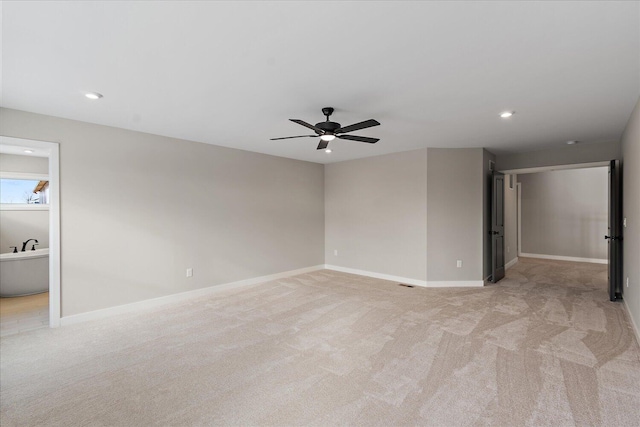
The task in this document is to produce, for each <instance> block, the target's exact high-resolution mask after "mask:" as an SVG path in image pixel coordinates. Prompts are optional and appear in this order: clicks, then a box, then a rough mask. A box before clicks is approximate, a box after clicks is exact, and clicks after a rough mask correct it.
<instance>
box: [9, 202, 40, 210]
mask: <svg viewBox="0 0 640 427" xmlns="http://www.w3.org/2000/svg"><path fill="white" fill-rule="evenodd" d="M48 210H49V205H48V204H47V205H41V204H40V203H0V211H48Z"/></svg>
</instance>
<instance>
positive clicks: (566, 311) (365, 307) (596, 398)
mask: <svg viewBox="0 0 640 427" xmlns="http://www.w3.org/2000/svg"><path fill="white" fill-rule="evenodd" d="M507 273H508V274H507V278H505V279H504V280H502V281H501V282H500V283H498V284H495V285H489V286H486V287H484V288H466V289H465V288H457V289H425V288H418V287H415V288H407V287H401V286H398V284H397V283H393V282H388V281H383V280H377V279H371V278H367V277H361V276H354V275H350V274H344V273H338V272H334V271H328V270H322V271H318V272H314V273H310V274H304V275H300V276H296V277H292V278H288V279H282V280H277V281H274V282H269V283H265V284H261V285H255V286H251V287H246V288H243V289H236V290H227V291H221V292H219V293H217V294H215V295H212V296H208V297H203V298H199V299H195V300H191V301H189V302H186V303H180V304H174V305H171V306H166V307H163V308H162V309H155V310H149V311H145V312H144V313H138V314H135V315H134V314H131V315H125V316H119V317H117V318H112V319H108V320H103V321H94V322H89V323H85V324H80V325H74V326H67V327H63V328H59V329H46V330H38V331H31V332H27V333H22V334H18V335H13V336H8V337H5V338H2V339H1V341H0V344H1V348H0V351H1V353H0V355H1V371H0V386H1V394H0V411H1V416H0V424H1V425H2V426H3V427H9V426H32V425H46V426H89V425H113V426H148V425H176V426H189V425H243V426H244V425H277V426H284V425H315V426H327V425H347V424H350V425H364V426H373V425H381V426H400V425H434V426H465V425H492V426H521V425H536V426H540V425H550V426H551V425H552V426H561V425H580V426H586V425H609V426H637V425H639V424H640V350H639V348H638V343H637V342H636V339H635V336H634V334H633V331H632V329H631V326H630V324H629V322H628V320H627V318H626V316H625V312H624V308H623V306H622V305H621V304H620V303H611V302H609V301H608V299H607V292H606V266H604V265H595V264H578V263H568V262H553V261H544V262H543V261H536V260H527V259H523V260H521V261H520V262H519V263H518V264H517V265H516V266H515V267H513V268H512V269H510V270H509V271H508V272H507Z"/></svg>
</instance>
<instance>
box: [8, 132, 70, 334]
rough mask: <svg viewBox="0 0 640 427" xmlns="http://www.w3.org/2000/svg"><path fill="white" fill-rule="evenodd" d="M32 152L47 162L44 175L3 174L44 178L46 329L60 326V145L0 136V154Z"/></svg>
mask: <svg viewBox="0 0 640 427" xmlns="http://www.w3.org/2000/svg"><path fill="white" fill-rule="evenodd" d="M10 147H25V148H32V149H33V148H35V149H37V150H39V151H41V153H46V156H45V155H44V154H43V155H39V156H37V157H48V158H49V173H48V174H19V173H17V172H7V175H10V176H13V177H18V176H30V177H35V178H29V179H38V178H39V177H44V178H45V179H46V180H48V181H49V327H51V328H56V327H58V326H60V304H61V301H60V145H59V144H58V143H57V142H47V141H35V140H31V139H22V138H13V137H8V136H0V152H4V148H10Z"/></svg>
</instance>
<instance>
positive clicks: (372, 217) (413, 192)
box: [325, 149, 427, 280]
mask: <svg viewBox="0 0 640 427" xmlns="http://www.w3.org/2000/svg"><path fill="white" fill-rule="evenodd" d="M325 209H326V211H325V230H326V238H325V259H326V263H327V264H330V265H336V266H340V267H347V268H353V269H358V270H365V271H369V272H376V273H382V274H389V275H394V276H400V277H406V278H411V279H417V280H426V279H427V266H426V244H427V223H426V219H427V150H426V149H422V150H417V151H408V152H403V153H397V154H389V155H384V156H376V157H369V158H366V159H360V160H351V161H346V162H340V163H332V164H328V165H326V167H325ZM334 250H337V251H338V255H337V256H336V255H334Z"/></svg>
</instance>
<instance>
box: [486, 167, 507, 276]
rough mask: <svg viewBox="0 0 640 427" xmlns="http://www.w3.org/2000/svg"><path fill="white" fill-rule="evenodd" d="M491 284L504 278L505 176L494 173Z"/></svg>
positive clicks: (492, 189) (492, 188)
mask: <svg viewBox="0 0 640 427" xmlns="http://www.w3.org/2000/svg"><path fill="white" fill-rule="evenodd" d="M489 233H491V282H493V283H496V282H497V281H498V280H500V279H502V278H503V277H504V174H503V173H500V172H496V171H494V172H493V183H492V187H491V231H489Z"/></svg>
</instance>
